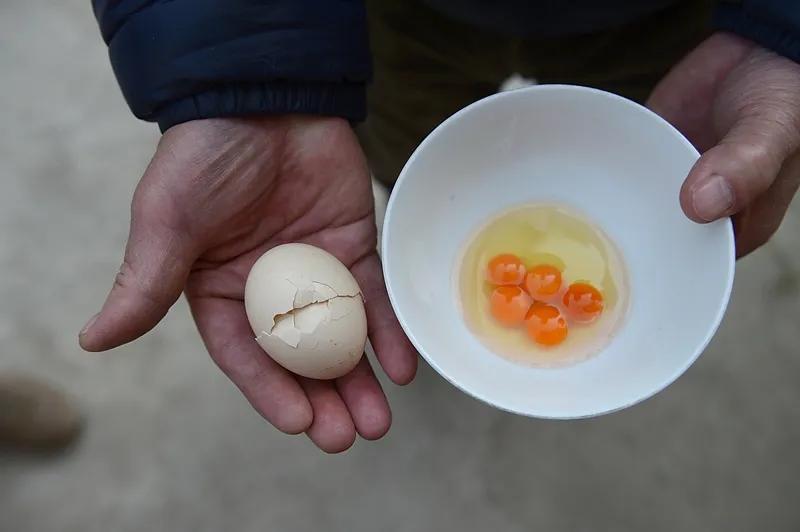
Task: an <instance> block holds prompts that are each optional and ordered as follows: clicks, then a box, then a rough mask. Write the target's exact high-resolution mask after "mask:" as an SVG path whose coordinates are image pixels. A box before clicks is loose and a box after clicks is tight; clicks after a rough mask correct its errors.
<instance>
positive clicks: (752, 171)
mask: <svg viewBox="0 0 800 532" xmlns="http://www.w3.org/2000/svg"><path fill="white" fill-rule="evenodd" d="M792 119H793V120H794V118H792ZM798 120H800V116H798ZM784 124H785V123H784V120H783V119H778V118H777V117H775V116H772V114H771V113H764V114H759V115H758V116H751V117H746V118H743V119H741V120H739V121H738V122H737V123H736V124H734V126H733V128H732V129H731V130H730V131H729V133H728V134H727V135H726V136H725V138H724V139H723V140H722V141H721V142H720V143H719V144H717V145H716V146H714V147H713V148H711V149H710V150H708V151H707V152H706V153H704V154H703V156H702V157H700V159H699V160H698V161H697V163H695V165H694V167H693V168H692V170H691V171H690V172H689V176H688V177H687V178H686V181H685V182H684V184H683V187H682V189H681V205H682V206H683V210H684V211H685V212H686V215H687V216H688V217H689V218H691V219H692V220H694V221H696V222H710V221H713V220H716V219H718V218H722V217H725V216H730V215H732V214H734V213H736V212H738V211H740V210H742V209H743V208H744V207H745V206H747V205H748V204H750V203H751V202H752V201H754V200H755V199H756V198H757V197H758V196H759V195H761V194H762V193H764V192H765V191H766V190H767V189H768V188H769V187H770V186H771V185H772V183H773V182H774V181H775V178H776V177H777V175H778V172H779V171H780V169H781V166H782V165H783V163H784V161H785V160H786V159H787V158H788V157H789V156H790V155H791V154H792V153H793V152H794V151H795V150H796V149H797V148H798V145H800V135H798V134H797V132H796V131H791V130H790V129H789V128H787V127H785V125H784Z"/></svg>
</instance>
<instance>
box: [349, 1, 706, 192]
mask: <svg viewBox="0 0 800 532" xmlns="http://www.w3.org/2000/svg"><path fill="white" fill-rule="evenodd" d="M711 8H712V6H711V2H709V1H706V0H687V1H683V2H679V3H678V4H675V5H674V6H671V7H668V8H666V9H663V10H661V11H658V12H656V13H655V14H653V15H650V16H648V17H646V18H644V19H641V20H638V21H636V22H635V23H632V24H628V25H625V26H622V27H619V28H617V29H615V30H612V31H605V32H602V33H593V34H585V35H578V36H567V37H548V38H531V39H521V38H515V37H511V36H506V35H502V34H497V33H492V32H489V31H487V30H483V29H480V28H477V27H474V26H471V25H468V24H465V23H462V22H459V21H456V20H453V19H451V18H448V17H447V16H445V15H443V14H441V13H439V12H438V11H435V10H434V9H432V8H430V7H428V6H426V5H425V4H424V3H422V2H421V1H420V0H367V9H368V14H369V18H370V21H369V22H370V39H371V45H372V52H373V61H374V69H375V74H374V82H373V84H372V86H371V87H370V90H369V94H368V109H369V114H368V116H367V120H366V121H365V122H364V123H363V124H361V125H360V126H359V127H358V129H357V132H358V134H359V138H360V140H361V143H362V146H363V147H364V150H365V152H366V154H367V158H368V159H369V162H370V166H371V169H372V172H373V174H374V175H375V177H376V178H377V179H379V180H380V181H381V182H383V183H384V184H387V185H389V186H391V185H392V184H393V183H394V182H395V180H396V179H397V176H398V175H399V173H400V170H401V169H402V167H403V165H404V164H405V162H406V161H407V160H408V158H409V156H410V155H411V153H412V152H413V151H414V149H415V148H416V147H417V146H418V145H419V143H420V142H421V141H422V139H423V138H425V136H426V135H427V134H428V133H430V132H431V131H432V130H433V129H434V128H435V127H436V126H437V125H438V124H439V123H441V122H442V121H443V120H444V119H446V118H447V117H448V116H450V115H452V114H453V113H455V112H456V111H458V110H459V109H461V108H463V107H465V106H467V105H469V104H470V103H472V102H474V101H476V100H479V99H481V98H483V97H485V96H489V95H491V94H493V93H495V92H497V89H498V88H499V86H500V85H501V84H502V82H503V81H504V80H506V79H507V78H508V77H509V76H510V75H512V74H515V73H517V74H520V75H522V76H523V77H525V78H533V79H535V80H536V82H537V83H568V84H575V85H585V86H590V87H596V88H599V89H603V90H607V91H610V92H614V93H617V94H621V95H623V96H625V97H628V98H630V99H633V100H636V101H639V102H643V101H644V100H645V99H646V98H647V96H648V94H649V93H650V91H651V90H652V88H653V87H654V86H655V84H656V83H657V82H658V81H659V80H660V79H661V78H662V77H663V76H664V75H665V74H666V73H667V71H668V70H669V69H670V67H672V66H673V65H674V64H675V63H677V62H678V61H679V60H680V59H681V58H682V57H683V56H684V55H685V54H686V53H687V52H689V51H690V50H691V49H692V48H694V47H695V46H697V45H698V44H699V43H700V42H701V41H702V40H703V39H704V38H706V37H707V36H708V34H709V32H710V17H711ZM487 134H489V133H488V132H487Z"/></svg>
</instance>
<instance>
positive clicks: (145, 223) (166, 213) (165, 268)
mask: <svg viewBox="0 0 800 532" xmlns="http://www.w3.org/2000/svg"><path fill="white" fill-rule="evenodd" d="M148 181H149V180H148V176H147V175H145V177H144V178H143V179H142V182H141V183H140V184H139V187H138V188H137V191H136V194H134V199H133V204H132V207H131V227H130V234H129V238H128V243H127V246H126V248H125V258H124V260H123V262H122V266H121V267H120V270H119V273H117V276H116V278H115V279H114V285H113V287H112V288H111V292H110V293H109V294H108V297H107V298H106V301H105V303H104V304H103V307H102V309H101V310H100V312H99V313H98V314H97V315H96V316H94V317H93V318H91V319H90V320H89V322H88V323H87V324H86V326H84V328H83V330H82V331H81V333H80V335H79V342H80V345H81V347H82V348H83V349H85V350H87V351H105V350H107V349H112V348H114V347H117V346H120V345H122V344H125V343H127V342H130V341H132V340H135V339H136V338H138V337H140V336H141V335H143V334H145V333H146V332H148V331H149V330H150V329H152V328H153V327H155V326H156V324H158V322H159V321H161V319H162V318H163V317H164V316H165V315H166V313H167V311H168V310H169V309H170V307H171V306H172V305H173V303H175V301H176V300H177V299H178V297H180V294H181V292H182V291H183V287H184V285H185V283H186V278H187V277H188V275H189V271H190V269H191V266H192V264H193V262H194V260H195V258H196V256H197V255H196V253H194V252H193V245H192V243H191V238H190V236H189V234H188V233H187V232H185V231H181V230H180V229H179V224H175V223H170V222H172V221H174V220H170V218H171V217H174V216H175V215H174V214H172V213H174V209H170V205H171V201H170V200H169V198H168V197H165V191H164V189H163V188H162V187H158V186H150V185H148Z"/></svg>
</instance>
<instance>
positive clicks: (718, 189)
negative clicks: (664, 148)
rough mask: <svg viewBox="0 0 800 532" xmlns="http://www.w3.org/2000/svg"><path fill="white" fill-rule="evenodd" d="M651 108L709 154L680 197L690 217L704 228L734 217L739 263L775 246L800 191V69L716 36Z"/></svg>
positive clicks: (666, 83)
mask: <svg viewBox="0 0 800 532" xmlns="http://www.w3.org/2000/svg"><path fill="white" fill-rule="evenodd" d="M648 105H649V106H650V107H651V108H652V109H653V110H655V111H656V112H657V113H659V114H661V115H662V116H663V117H664V118H666V119H667V120H668V121H670V122H671V123H672V124H673V125H675V126H676V127H677V128H678V129H679V130H681V131H682V132H683V133H684V134H686V135H687V137H688V138H689V140H691V141H692V142H693V143H694V144H695V146H697V148H698V149H699V150H700V151H701V152H703V156H702V157H701V158H700V160H699V161H697V163H696V164H695V166H694V168H692V170H691V172H690V173H689V176H688V177H687V179H686V182H685V183H684V186H683V189H682V190H681V204H682V206H683V209H684V211H685V212H686V215H687V216H689V218H691V219H692V220H695V221H696V222H700V223H702V222H708V221H712V220H716V219H718V218H722V217H726V216H733V222H734V227H735V230H736V244H737V255H738V256H740V257H741V256H744V255H746V254H748V253H750V252H751V251H753V250H755V249H756V248H758V247H759V246H761V245H762V244H764V243H765V242H766V241H767V240H769V238H770V237H771V236H772V235H773V233H775V231H776V230H777V229H778V227H779V226H780V223H781V221H782V220H783V216H784V215H785V214H786V210H787V209H788V207H789V204H790V203H791V201H792V197H793V196H794V194H795V192H796V191H797V188H798V185H800V65H798V64H797V63H794V62H793V61H790V60H789V59H786V58H784V57H781V56H778V55H776V54H774V53H772V52H770V51H768V50H765V49H764V48H761V47H759V46H756V45H754V44H753V43H752V42H750V41H747V40H745V39H741V38H739V37H736V36H734V35H728V34H723V33H719V34H715V35H714V36H712V37H711V38H709V39H708V40H706V41H705V42H704V43H702V44H701V45H700V46H699V47H698V48H696V49H695V50H694V51H693V52H692V53H691V54H689V56H687V57H686V58H685V59H684V60H683V61H681V62H680V63H679V64H678V65H677V66H675V68H673V69H672V71H671V72H670V73H669V74H668V75H667V76H666V77H665V78H664V80H662V81H661V83H660V84H659V85H658V86H657V87H656V89H655V90H654V91H653V94H652V95H651V97H650V100H649V102H648ZM715 176H718V177H715Z"/></svg>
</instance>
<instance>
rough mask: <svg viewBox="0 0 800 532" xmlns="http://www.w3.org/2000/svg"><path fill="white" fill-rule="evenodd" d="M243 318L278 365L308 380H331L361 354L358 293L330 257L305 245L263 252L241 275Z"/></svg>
mask: <svg viewBox="0 0 800 532" xmlns="http://www.w3.org/2000/svg"><path fill="white" fill-rule="evenodd" d="M244 304H245V310H246V312H247V319H248V320H249V321H250V326H251V327H252V328H253V332H254V333H255V335H256V338H255V339H256V341H257V342H258V344H259V345H260V346H261V348H262V349H264V351H266V352H267V354H269V356H270V357H272V359H273V360H275V361H276V362H277V363H278V364H280V365H281V366H283V367H284V368H286V369H288V370H289V371H291V372H293V373H296V374H298V375H302V376H304V377H309V378H312V379H335V378H337V377H341V376H342V375H345V374H347V373H348V372H349V371H350V370H352V369H353V368H354V367H355V366H356V364H358V361H359V360H360V359H361V356H362V355H363V353H364V345H365V344H366V341H367V316H366V313H365V311H364V301H363V298H362V295H361V289H360V288H359V286H358V283H357V282H356V280H355V279H354V278H353V275H352V274H351V273H350V270H348V269H347V267H346V266H345V265H344V264H342V263H341V262H339V260H338V259H336V257H334V256H333V255H331V254H330V253H328V252H327V251H324V250H322V249H320V248H317V247H314V246H310V245H308V244H284V245H281V246H277V247H275V248H272V249H270V250H269V251H267V252H266V253H264V254H263V255H262V256H261V257H260V258H259V259H258V260H257V261H256V263H255V264H254V265H253V268H252V269H251V270H250V274H249V275H248V276H247V284H246V285H245V290H244Z"/></svg>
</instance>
